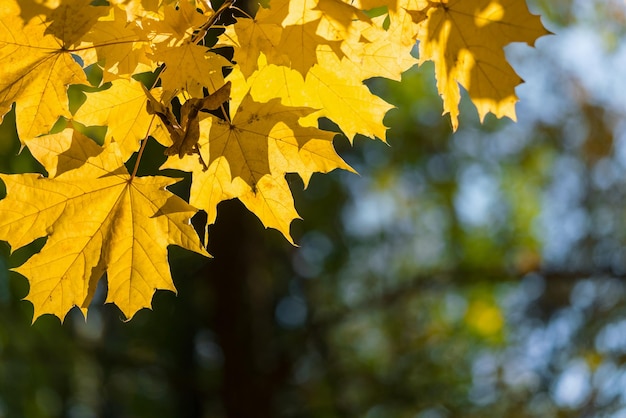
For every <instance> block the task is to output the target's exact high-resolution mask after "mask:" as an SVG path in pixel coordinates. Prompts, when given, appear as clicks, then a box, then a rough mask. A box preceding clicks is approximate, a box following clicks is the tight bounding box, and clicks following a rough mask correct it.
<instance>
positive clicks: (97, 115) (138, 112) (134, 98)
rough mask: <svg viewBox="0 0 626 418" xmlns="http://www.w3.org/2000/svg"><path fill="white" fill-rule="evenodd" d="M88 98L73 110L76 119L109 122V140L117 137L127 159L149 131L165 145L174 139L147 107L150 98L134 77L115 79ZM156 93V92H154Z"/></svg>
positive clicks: (94, 123) (86, 122)
mask: <svg viewBox="0 0 626 418" xmlns="http://www.w3.org/2000/svg"><path fill="white" fill-rule="evenodd" d="M86 94H87V100H86V101H85V103H84V104H83V105H82V106H81V107H79V108H78V110H77V111H76V113H75V114H74V118H73V119H74V120H75V121H77V122H80V123H82V124H83V125H86V126H107V127H108V128H107V133H106V141H107V143H109V142H111V141H115V142H116V143H117V144H118V145H119V147H120V149H121V152H122V158H124V159H126V158H128V157H130V156H131V154H132V153H133V152H135V151H137V150H138V149H139V143H140V141H141V140H142V139H144V138H146V137H147V135H148V134H150V135H152V136H153V137H155V139H157V141H159V142H160V143H161V144H163V145H165V146H170V145H171V144H172V143H171V140H169V137H168V135H167V134H166V133H165V132H164V130H163V129H162V128H160V129H157V128H158V127H159V126H160V125H161V123H160V121H158V119H157V120H156V121H155V120H154V117H153V116H152V115H150V114H148V112H147V111H146V102H147V101H148V98H147V97H146V94H145V93H144V91H143V89H142V88H141V83H140V82H139V81H137V80H134V79H132V78H130V79H118V80H113V82H112V83H111V87H110V88H108V89H106V90H102V91H99V92H94V93H86ZM155 94H156V92H155Z"/></svg>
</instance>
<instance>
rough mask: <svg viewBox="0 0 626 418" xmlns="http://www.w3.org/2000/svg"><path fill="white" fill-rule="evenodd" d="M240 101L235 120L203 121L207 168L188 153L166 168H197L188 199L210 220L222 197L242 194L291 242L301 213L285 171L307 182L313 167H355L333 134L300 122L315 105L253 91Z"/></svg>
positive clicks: (267, 224)
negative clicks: (260, 98) (259, 98)
mask: <svg viewBox="0 0 626 418" xmlns="http://www.w3.org/2000/svg"><path fill="white" fill-rule="evenodd" d="M237 103H240V104H239V105H238V107H237V109H236V112H235V113H234V117H233V120H232V122H225V121H221V120H219V119H217V118H214V117H213V118H206V119H204V120H202V121H201V122H200V125H201V127H200V132H201V134H200V139H199V141H198V145H199V149H200V152H201V153H202V157H203V159H204V161H209V164H208V169H204V168H203V167H202V166H201V165H200V164H199V163H198V161H197V158H193V157H189V156H186V157H184V158H183V159H182V160H181V159H178V158H170V159H169V160H168V161H167V163H166V164H165V165H164V166H163V167H162V168H176V169H180V170H185V171H191V172H193V181H192V186H191V195H190V200H189V202H190V203H191V204H192V205H194V206H195V207H197V208H199V209H203V210H205V211H206V212H207V215H208V224H211V223H213V222H214V221H215V218H216V216H217V210H216V207H217V205H218V204H219V202H221V201H223V200H227V199H232V198H238V199H239V200H241V201H242V202H243V203H244V205H245V206H246V207H247V208H248V209H249V210H250V211H251V212H253V213H254V214H255V215H257V216H258V217H259V219H260V220H261V222H262V223H263V225H264V226H265V227H271V228H274V229H277V230H279V231H280V232H282V233H283V235H284V236H285V237H286V238H287V239H288V240H289V241H290V242H292V243H293V239H292V238H291V235H290V232H289V226H290V224H291V222H292V221H293V220H294V219H297V218H299V216H298V213H297V212H296V210H295V208H294V204H293V197H292V196H291V192H290V190H289V185H288V184H287V182H286V181H285V174H286V173H297V174H299V175H300V176H301V177H302V179H303V180H304V183H305V186H306V185H307V184H308V182H309V180H310V178H311V175H312V174H313V173H315V172H321V173H327V172H329V171H332V170H334V169H336V168H341V169H345V170H349V171H354V170H352V168H351V167H350V166H349V165H347V164H346V163H345V162H344V161H343V160H342V159H341V157H339V155H337V153H336V151H335V149H334V147H333V145H332V140H333V137H334V135H335V134H334V133H331V132H325V131H322V130H320V129H317V128H313V127H302V126H300V125H299V124H298V117H299V116H303V115H306V114H307V113H310V112H311V111H312V110H311V109H307V108H291V107H286V106H283V105H281V104H280V103H279V100H278V99H273V100H270V101H269V102H267V103H258V102H255V101H253V100H252V98H251V97H250V96H249V95H246V96H245V97H244V98H243V100H242V101H241V102H237Z"/></svg>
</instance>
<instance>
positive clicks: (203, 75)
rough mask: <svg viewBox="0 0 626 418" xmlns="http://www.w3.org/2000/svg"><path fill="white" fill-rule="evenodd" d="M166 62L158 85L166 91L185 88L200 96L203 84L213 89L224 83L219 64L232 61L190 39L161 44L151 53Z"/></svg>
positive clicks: (223, 64)
mask: <svg viewBox="0 0 626 418" xmlns="http://www.w3.org/2000/svg"><path fill="white" fill-rule="evenodd" d="M153 58H154V60H155V61H158V62H163V63H165V70H164V71H163V72H162V73H161V83H162V84H161V85H162V87H163V89H164V90H167V91H172V92H173V91H181V90H185V91H187V92H188V93H189V94H190V95H191V96H193V97H202V96H203V94H204V93H203V90H202V89H203V87H206V88H207V89H208V90H209V91H211V92H213V91H215V90H217V89H218V88H219V87H220V86H222V85H223V84H224V75H223V74H222V68H224V67H229V66H231V65H232V64H231V63H230V61H228V60H227V59H226V58H224V57H222V56H221V55H218V54H215V53H213V52H209V51H207V48H206V47H204V46H201V45H195V44H193V43H191V42H187V43H184V44H182V45H180V46H178V47H176V48H164V49H162V50H160V51H159V52H157V53H155V54H154V55H153Z"/></svg>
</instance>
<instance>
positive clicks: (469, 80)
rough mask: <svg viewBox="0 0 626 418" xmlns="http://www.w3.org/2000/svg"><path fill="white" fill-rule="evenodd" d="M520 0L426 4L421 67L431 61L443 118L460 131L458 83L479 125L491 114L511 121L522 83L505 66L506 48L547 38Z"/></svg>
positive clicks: (457, 0) (453, 0)
mask: <svg viewBox="0 0 626 418" xmlns="http://www.w3.org/2000/svg"><path fill="white" fill-rule="evenodd" d="M549 33H550V32H548V31H547V30H546V29H545V28H544V27H543V25H542V24H541V20H540V19H539V16H535V15H532V14H530V12H529V11H528V7H527V6H526V2H525V1H524V0H475V1H465V0H441V1H439V2H434V1H429V2H428V6H427V19H426V20H424V21H423V22H422V25H421V31H420V33H419V40H420V44H419V59H420V62H424V61H429V60H430V61H434V63H435V74H436V76H437V88H438V90H439V94H440V95H441V96H442V97H443V103H444V114H445V113H450V118H451V120H452V127H453V128H454V129H456V128H457V126H458V114H459V110H458V104H459V101H460V97H461V95H460V91H459V84H460V85H462V86H463V87H464V88H465V89H466V90H467V91H468V93H469V96H470V98H471V100H472V102H473V103H474V104H475V105H476V108H477V110H478V114H479V116H480V119H481V121H482V120H483V119H484V117H485V115H486V114H487V113H489V112H491V113H493V114H495V115H496V116H497V117H503V116H508V117H510V118H511V119H513V120H515V103H516V102H517V96H516V95H515V86H517V85H519V84H520V83H522V79H521V78H520V77H519V76H518V75H517V74H516V73H515V71H514V70H513V68H512V67H511V66H510V65H509V63H508V62H507V61H506V57H505V55H504V50H503V48H504V46H505V45H508V44H509V43H511V42H526V43H527V44H529V45H531V46H532V45H534V42H535V40H536V39H537V38H538V37H540V36H543V35H546V34H549Z"/></svg>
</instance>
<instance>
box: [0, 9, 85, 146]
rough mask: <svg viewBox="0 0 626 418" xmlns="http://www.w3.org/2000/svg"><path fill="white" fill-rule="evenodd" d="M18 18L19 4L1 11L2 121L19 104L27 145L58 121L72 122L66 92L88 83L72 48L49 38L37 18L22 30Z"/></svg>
mask: <svg viewBox="0 0 626 418" xmlns="http://www.w3.org/2000/svg"><path fill="white" fill-rule="evenodd" d="M19 15H20V8H19V6H18V4H17V3H16V2H15V0H5V1H3V2H2V4H1V5H0V27H1V28H2V30H0V61H1V62H2V65H0V118H2V117H4V115H5V114H6V113H7V112H8V111H9V110H10V109H11V105H12V104H13V103H14V102H15V103H16V123H17V131H18V134H19V137H20V140H21V141H22V142H26V141H28V140H29V139H31V138H34V137H35V136H37V135H41V134H44V133H48V132H49V131H50V128H51V127H52V125H53V124H54V123H55V122H56V121H57V119H58V118H59V116H65V117H69V116H70V112H69V108H68V98H67V86H68V85H69V84H87V80H86V78H85V74H84V72H83V70H82V68H81V67H80V65H78V64H77V63H76V61H75V60H74V59H73V58H72V56H71V54H70V52H69V50H68V46H69V45H65V44H63V42H62V41H61V39H59V38H57V37H55V36H54V35H49V34H45V32H46V30H47V28H48V26H47V25H46V24H45V22H43V21H42V20H41V19H40V18H33V19H32V20H31V21H30V22H29V23H27V24H26V25H24V24H23V23H22V20H21V19H20V17H19ZM68 19H69V18H68ZM62 21H63V20H62V18H61V17H59V18H58V19H57V20H55V22H62ZM70 38H71V39H72V40H73V37H70Z"/></svg>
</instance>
